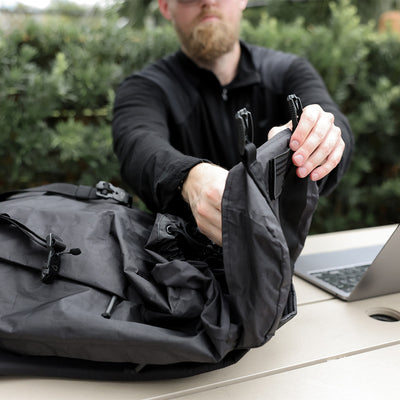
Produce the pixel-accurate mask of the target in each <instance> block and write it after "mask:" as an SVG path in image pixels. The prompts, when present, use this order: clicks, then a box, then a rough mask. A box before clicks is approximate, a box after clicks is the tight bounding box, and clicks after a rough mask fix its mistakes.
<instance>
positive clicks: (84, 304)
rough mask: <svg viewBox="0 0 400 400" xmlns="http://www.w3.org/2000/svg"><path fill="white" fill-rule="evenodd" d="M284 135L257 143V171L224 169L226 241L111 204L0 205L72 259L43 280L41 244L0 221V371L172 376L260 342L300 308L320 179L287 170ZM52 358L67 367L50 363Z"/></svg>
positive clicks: (33, 199) (30, 198)
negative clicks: (297, 280) (302, 269)
mask: <svg viewBox="0 0 400 400" xmlns="http://www.w3.org/2000/svg"><path fill="white" fill-rule="evenodd" d="M290 134H291V132H290V131H289V130H286V131H284V132H281V133H280V134H278V135H277V136H275V137H274V138H273V139H272V140H271V141H269V142H267V143H266V144H264V145H263V146H262V147H261V148H259V149H258V152H257V160H256V161H254V163H253V165H252V168H254V169H255V170H256V171H257V174H253V175H252V176H250V175H249V173H248V172H247V169H246V167H245V165H244V164H242V163H239V164H238V165H237V166H235V167H234V168H232V169H231V170H230V171H229V175H228V180H227V185H226V189H225V192H224V197H223V203H222V217H223V248H222V249H221V248H219V247H218V246H216V245H215V244H213V243H212V242H210V241H209V240H208V239H207V238H205V237H204V236H203V235H201V233H200V232H199V231H198V229H197V228H196V227H195V226H194V225H192V223H191V222H189V221H185V220H184V219H182V218H181V217H177V216H174V215H169V214H157V215H153V214H148V213H146V212H144V211H140V210H138V209H131V208H128V207H125V206H123V205H121V204H116V203H115V202H114V201H112V200H109V199H108V200H106V199H98V200H93V199H88V200H86V201H84V200H77V199H74V198H70V197H65V196H63V195H57V194H54V193H53V194H51V195H46V194H41V193H24V194H20V195H14V196H11V197H9V198H8V199H7V200H3V201H1V202H0V213H7V214H9V215H10V217H12V218H14V219H17V220H18V221H20V222H21V223H22V224H24V225H26V226H27V227H29V228H30V229H32V230H33V231H35V232H36V233H38V234H40V235H41V236H43V237H46V236H47V235H48V234H49V233H52V234H55V235H57V236H58V237H59V238H60V240H62V242H63V243H64V244H65V245H66V250H65V253H66V254H61V255H59V257H60V260H61V262H60V268H59V271H58V276H57V277H56V278H55V280H54V281H53V282H52V283H50V284H45V283H43V282H42V281H41V279H40V273H41V270H42V267H43V265H44V264H45V263H46V260H48V254H47V252H48V250H47V249H45V248H43V247H41V246H38V244H37V243H34V242H32V241H30V240H29V238H28V237H27V236H26V235H24V234H23V233H21V232H20V231H19V230H17V229H14V228H13V227H12V226H8V225H7V224H3V223H2V224H0V304H1V309H0V352H1V353H2V355H3V356H4V357H3V358H2V361H1V362H0V374H1V373H3V374H11V375H17V374H18V373H21V374H23V373H28V374H32V375H37V376H64V377H73V378H76V377H81V378H88V379H120V380H147V379H166V378H171V377H183V376H189V375H194V374H197V373H201V372H205V371H210V370H213V369H217V368H222V367H225V366H227V365H230V364H232V363H234V362H237V361H238V360H239V359H240V358H241V357H242V356H243V355H244V354H245V353H246V352H247V351H248V350H249V349H251V348H254V347H257V346H260V345H263V344H265V342H267V341H268V340H269V339H270V338H271V337H272V336H273V335H274V334H275V332H276V330H277V329H278V328H279V327H280V326H281V325H282V324H283V323H286V322H287V321H289V320H290V319H291V318H292V317H293V316H294V315H295V314H296V302H295V293H294V288H293V285H292V275H293V265H294V261H295V259H296V258H297V256H298V255H299V253H300V251H301V248H302V246H303V244H304V241H305V237H306V235H307V232H308V228H309V224H310V222H311V218H312V214H313V212H314V210H315V207H316V204H317V201H318V188H317V186H316V184H315V183H313V182H311V181H310V180H309V179H299V178H297V177H296V175H295V169H294V168H293V167H291V164H290V163H288V164H287V165H288V167H287V168H283V167H282V165H286V162H285V160H283V161H282V156H281V155H282V154H285V151H287V149H288V147H287V146H288V140H289V138H290ZM277 156H278V157H279V160H280V164H279V165H280V167H279V168H272V167H271V163H270V161H271V160H273V159H274V158H276V157H277ZM287 157H288V160H290V153H287ZM282 162H283V164H282ZM272 170H273V174H272V172H271V171H272ZM271 174H272V175H271ZM271 177H272V178H271ZM271 179H272V181H273V186H274V188H273V192H274V194H273V195H272V194H271V193H269V191H270V185H271V182H272V181H271ZM254 180H256V182H255V181H254ZM259 187H263V188H265V190H264V189H263V190H262V191H260V189H259ZM277 194H278V197H277ZM71 248H80V249H81V254H79V255H72V254H68V251H69V250H70V249H71ZM106 310H107V313H106V312H105V311H106ZM105 316H106V317H105ZM7 360H8V361H7ZM60 361H62V363H61V364H63V363H64V362H65V368H64V367H58V368H54V366H55V365H57V364H56V362H60ZM7 362H8V363H9V365H10V370H9V372H7ZM18 365H19V369H18ZM34 365H37V366H38V369H37V370H36V371H35V369H34V367H33V366H34ZM89 368H93V371H92V372H89V371H88V369H89ZM18 371H19V372H18Z"/></svg>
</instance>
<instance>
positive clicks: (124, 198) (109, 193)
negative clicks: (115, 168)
mask: <svg viewBox="0 0 400 400" xmlns="http://www.w3.org/2000/svg"><path fill="white" fill-rule="evenodd" d="M96 190H97V191H96V195H97V196H98V197H101V198H103V199H112V200H115V201H117V202H118V203H120V204H124V205H126V206H128V207H131V206H132V197H131V196H130V195H129V194H128V193H127V192H125V190H123V189H120V188H117V187H116V186H114V185H112V184H111V183H109V182H105V181H100V182H99V183H98V184H97V185H96Z"/></svg>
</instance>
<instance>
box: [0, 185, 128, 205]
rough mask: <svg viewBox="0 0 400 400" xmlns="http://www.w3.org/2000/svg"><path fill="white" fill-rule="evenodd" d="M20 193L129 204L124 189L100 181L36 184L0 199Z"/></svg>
mask: <svg viewBox="0 0 400 400" xmlns="http://www.w3.org/2000/svg"><path fill="white" fill-rule="evenodd" d="M22 193H47V194H55V195H61V196H66V197H71V198H74V199H76V200H83V201H87V200H96V199H99V198H103V199H113V200H115V201H117V202H118V203H121V204H124V205H126V206H129V207H130V206H131V204H132V199H131V196H130V195H129V194H128V193H126V192H125V191H124V190H122V189H120V188H117V187H115V186H113V185H112V184H110V183H108V182H104V181H100V182H99V183H98V184H97V185H96V187H93V186H85V185H73V184H71V183H50V184H49V185H43V186H37V187H34V188H29V189H22V190H13V191H10V192H5V193H1V194H0V201H4V200H7V199H8V198H9V197H11V196H13V195H16V194H22Z"/></svg>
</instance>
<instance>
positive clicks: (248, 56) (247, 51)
mask: <svg viewBox="0 0 400 400" xmlns="http://www.w3.org/2000/svg"><path fill="white" fill-rule="evenodd" d="M240 48H241V54H240V60H239V67H238V72H237V74H236V76H235V78H234V79H233V81H232V82H231V83H229V84H228V85H226V86H225V87H226V88H227V89H236V88H240V87H243V86H249V85H253V84H257V83H259V82H260V81H261V77H260V73H259V72H258V71H257V69H256V68H255V65H254V60H253V54H252V52H251V48H250V47H249V45H248V44H246V43H245V42H242V41H241V42H240ZM175 56H176V59H177V61H178V62H179V63H180V64H181V65H182V67H183V69H184V70H185V71H186V74H187V76H188V78H189V79H190V81H191V82H192V83H193V84H194V85H195V86H196V87H198V86H200V85H202V86H204V84H207V85H208V84H209V85H217V86H219V87H221V84H220V83H219V81H218V79H217V77H216V76H215V74H214V73H213V72H212V71H210V70H207V69H205V68H201V67H199V66H198V65H197V64H196V63H195V62H194V61H193V60H192V59H190V58H189V57H188V56H187V55H186V54H185V53H184V52H183V51H182V50H179V51H178V52H177V53H176V54H175Z"/></svg>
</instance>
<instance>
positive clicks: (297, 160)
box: [293, 154, 304, 165]
mask: <svg viewBox="0 0 400 400" xmlns="http://www.w3.org/2000/svg"><path fill="white" fill-rule="evenodd" d="M293 161H294V162H295V164H296V165H302V164H303V163H304V157H303V156H302V155H301V154H297V155H296V156H294V157H293Z"/></svg>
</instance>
